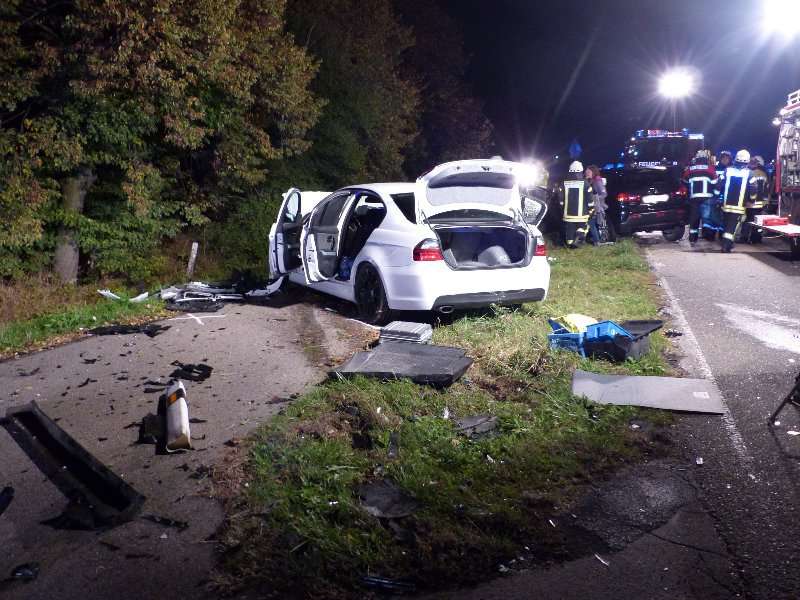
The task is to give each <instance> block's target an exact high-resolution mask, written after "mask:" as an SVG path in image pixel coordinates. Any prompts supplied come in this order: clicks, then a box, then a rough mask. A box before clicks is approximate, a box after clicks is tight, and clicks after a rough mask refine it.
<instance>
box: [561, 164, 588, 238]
mask: <svg viewBox="0 0 800 600" xmlns="http://www.w3.org/2000/svg"><path fill="white" fill-rule="evenodd" d="M561 203H562V208H563V212H562V221H563V223H564V244H565V245H566V246H567V247H568V248H577V247H578V246H579V245H580V244H582V243H583V240H584V239H585V238H586V226H587V222H588V221H589V215H590V214H591V211H592V208H593V207H594V201H593V199H592V194H591V186H590V184H589V182H588V181H587V180H586V179H584V172H583V165H582V164H581V163H580V162H578V161H577V160H576V161H575V162H573V163H572V164H571V165H570V166H569V173H568V174H567V178H566V179H565V180H564V183H563V184H562V194H561Z"/></svg>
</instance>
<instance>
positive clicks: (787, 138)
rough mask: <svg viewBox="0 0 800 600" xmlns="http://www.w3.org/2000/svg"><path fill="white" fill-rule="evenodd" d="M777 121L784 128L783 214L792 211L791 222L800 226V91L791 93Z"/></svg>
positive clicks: (780, 167)
mask: <svg viewBox="0 0 800 600" xmlns="http://www.w3.org/2000/svg"><path fill="white" fill-rule="evenodd" d="M775 123H776V124H778V126H779V128H780V129H779V132H778V152H777V157H776V159H775V191H776V192H777V194H778V202H779V206H780V209H779V213H788V214H790V215H791V222H792V223H793V224H795V225H800V90H797V91H795V92H792V93H791V94H789V98H788V101H787V103H786V106H785V107H783V108H782V109H781V110H780V113H779V114H778V117H776V119H775Z"/></svg>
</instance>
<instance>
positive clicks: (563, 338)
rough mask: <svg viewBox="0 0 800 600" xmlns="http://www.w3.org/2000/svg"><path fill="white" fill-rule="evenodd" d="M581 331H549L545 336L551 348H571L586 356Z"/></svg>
mask: <svg viewBox="0 0 800 600" xmlns="http://www.w3.org/2000/svg"><path fill="white" fill-rule="evenodd" d="M584 335H585V334H583V333H551V334H550V335H548V336H547V340H548V342H550V349H551V350H571V351H572V352H577V353H578V354H580V355H581V356H583V357H584V358H586V351H585V350H584V349H583V339H584Z"/></svg>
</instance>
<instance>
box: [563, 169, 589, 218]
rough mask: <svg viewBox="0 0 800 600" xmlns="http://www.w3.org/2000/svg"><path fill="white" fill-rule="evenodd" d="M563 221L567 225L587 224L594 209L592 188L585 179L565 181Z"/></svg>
mask: <svg viewBox="0 0 800 600" xmlns="http://www.w3.org/2000/svg"><path fill="white" fill-rule="evenodd" d="M563 203H564V212H563V220H564V221H566V222H567V223H586V222H587V221H588V220H589V215H590V214H591V212H592V209H593V208H594V199H593V198H592V186H591V184H590V183H589V182H588V181H586V180H585V179H584V178H583V177H581V178H580V179H567V180H566V181H564V195H563Z"/></svg>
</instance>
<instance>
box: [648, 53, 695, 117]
mask: <svg viewBox="0 0 800 600" xmlns="http://www.w3.org/2000/svg"><path fill="white" fill-rule="evenodd" d="M695 73H696V71H695V70H694V69H690V68H688V67H676V68H674V69H670V70H669V71H667V72H666V73H664V74H663V75H662V76H661V78H660V79H659V80H658V93H659V94H661V95H662V96H663V97H664V98H666V99H667V100H669V101H670V102H671V104H672V129H676V128H677V121H678V116H677V112H678V100H681V99H683V98H688V97H689V96H691V95H692V94H694V92H695V91H696V89H697V76H696V75H695Z"/></svg>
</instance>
